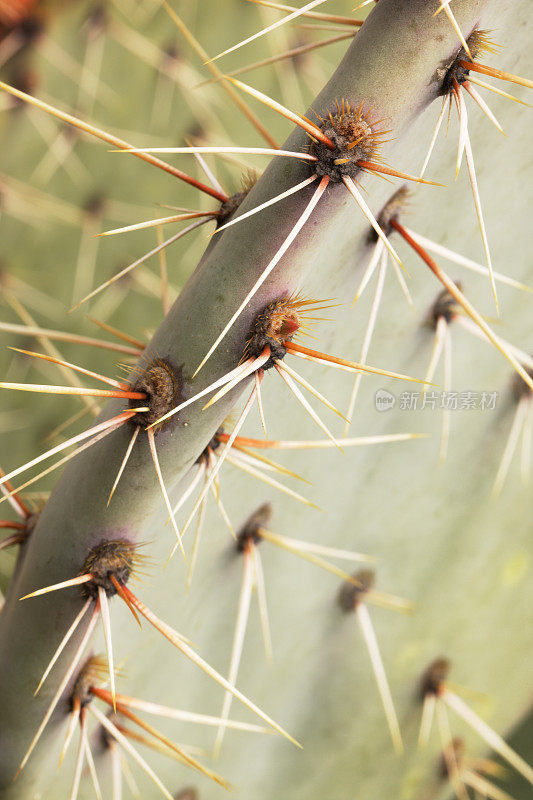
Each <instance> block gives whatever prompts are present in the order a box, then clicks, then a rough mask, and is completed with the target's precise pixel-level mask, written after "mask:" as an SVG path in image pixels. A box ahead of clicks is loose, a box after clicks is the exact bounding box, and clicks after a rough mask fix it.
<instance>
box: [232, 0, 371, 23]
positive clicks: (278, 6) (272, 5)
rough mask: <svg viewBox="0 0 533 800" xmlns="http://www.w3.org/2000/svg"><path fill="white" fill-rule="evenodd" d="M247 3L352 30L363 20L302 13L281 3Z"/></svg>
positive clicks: (256, 0) (254, 0) (259, 0)
mask: <svg viewBox="0 0 533 800" xmlns="http://www.w3.org/2000/svg"><path fill="white" fill-rule="evenodd" d="M248 2H250V3H256V4H257V5H259V6H266V7H267V8H275V9H277V10H279V11H299V12H300V16H302V17H311V18H312V19H320V20H322V21H323V22H335V23H337V25H351V26H352V27H354V28H360V27H361V25H362V24H363V22H364V20H362V19H353V18H352V17H341V16H339V15H338V14H324V13H322V12H321V11H304V10H303V8H295V7H294V6H287V5H284V4H282V3H273V2H270V0H248ZM354 10H355V9H354ZM282 21H286V20H282Z"/></svg>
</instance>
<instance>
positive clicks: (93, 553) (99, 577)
mask: <svg viewBox="0 0 533 800" xmlns="http://www.w3.org/2000/svg"><path fill="white" fill-rule="evenodd" d="M134 562H135V545H133V544H131V543H130V542H127V541H125V540H123V539H110V540H107V541H103V542H101V543H100V544H98V545H96V547H93V548H92V549H91V550H90V551H89V555H88V556H87V559H86V560H85V563H84V565H83V568H82V569H81V571H80V575H88V574H90V575H92V580H91V581H89V582H88V583H86V584H84V586H83V587H82V590H83V594H85V595H86V596H87V597H93V598H94V599H96V598H97V597H98V589H99V588H102V589H104V591H105V593H106V595H107V596H108V597H113V596H114V595H115V594H117V589H116V586H115V585H114V583H113V581H112V580H111V576H113V577H114V578H115V579H116V580H117V581H118V582H119V583H121V584H126V583H127V582H128V580H129V577H130V575H131V572H132V570H133V567H134Z"/></svg>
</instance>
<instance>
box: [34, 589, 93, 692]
mask: <svg viewBox="0 0 533 800" xmlns="http://www.w3.org/2000/svg"><path fill="white" fill-rule="evenodd" d="M91 603H92V598H90V597H89V598H88V599H87V600H86V601H85V604H84V605H83V607H82V609H81V611H80V612H79V613H78V614H77V615H76V618H75V619H74V622H73V623H72V625H71V626H70V628H69V629H68V631H67V632H66V634H65V635H64V636H63V638H62V639H61V642H60V643H59V645H58V647H57V649H56V651H55V653H54V655H53V656H52V658H51V659H50V662H49V663H48V666H47V667H46V669H45V671H44V672H43V676H42V678H41V680H40V681H39V684H38V686H37V688H36V689H35V691H34V693H33V696H34V697H35V696H36V695H37V694H38V693H39V691H40V690H41V686H42V685H43V683H44V682H45V680H46V679H47V677H48V675H49V674H50V672H51V670H52V667H53V666H54V664H55V663H56V661H57V659H58V658H59V656H60V655H61V653H62V652H63V650H64V649H65V646H66V645H67V643H68V641H69V640H70V638H71V637H72V636H73V634H74V632H75V631H76V630H77V628H78V625H79V624H80V622H81V621H82V619H83V617H84V616H85V614H86V613H87V611H88V610H89V606H90V605H91Z"/></svg>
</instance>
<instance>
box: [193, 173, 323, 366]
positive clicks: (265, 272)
mask: <svg viewBox="0 0 533 800" xmlns="http://www.w3.org/2000/svg"><path fill="white" fill-rule="evenodd" d="M328 183H329V178H328V177H327V175H324V177H323V178H321V180H320V183H319V184H318V186H317V188H316V189H315V191H314V193H313V195H312V197H311V199H310V200H309V202H308V204H307V206H306V207H305V209H304V210H303V212H302V214H301V215H300V218H299V219H298V221H297V222H296V223H295V225H294V226H293V228H292V230H291V231H290V232H289V234H288V235H287V237H286V238H285V240H284V242H283V244H282V245H281V247H280V248H279V249H278V251H277V252H276V254H275V255H274V257H273V258H272V259H271V260H270V261H269V263H268V264H267V266H266V267H265V269H264V270H263V272H262V273H261V275H260V277H259V278H258V279H257V281H256V282H255V284H254V285H253V287H252V289H251V290H250V291H249V292H248V294H247V295H246V297H245V298H244V300H243V302H242V303H241V305H240V306H239V308H238V309H237V311H236V312H235V313H234V314H233V316H232V317H231V319H230V320H229V322H228V323H227V324H226V326H225V327H224V328H223V330H222V332H221V333H220V334H219V335H218V337H217V339H216V341H215V342H214V344H212V345H211V347H210V348H209V350H208V352H207V353H206V355H205V356H204V358H203V359H202V361H201V362H200V364H199V365H198V367H197V368H196V371H195V373H194V375H193V378H194V377H195V376H196V375H197V374H198V372H199V371H200V370H201V369H202V367H203V366H204V365H205V364H206V362H207V361H208V359H209V358H210V357H211V356H212V355H213V353H214V352H215V350H216V349H217V347H218V345H219V344H220V342H221V341H222V339H223V338H224V337H225V336H226V334H227V332H228V331H229V330H230V328H231V327H232V325H233V323H234V322H235V320H237V319H238V317H239V316H240V315H241V313H242V311H243V310H244V309H245V308H246V306H247V305H248V303H249V302H250V300H251V299H252V298H253V297H254V295H255V294H256V292H257V291H258V290H259V288H260V287H261V286H262V285H263V283H264V282H265V281H266V279H267V278H268V276H269V275H270V273H271V272H272V270H273V269H274V267H276V265H277V264H278V263H279V261H280V260H281V259H282V257H283V256H284V255H285V253H286V252H287V250H288V249H289V247H290V246H291V244H292V243H293V241H294V240H295V239H296V237H297V236H298V234H299V232H300V231H301V229H302V228H303V226H304V225H305V223H306V222H307V220H308V219H309V217H310V216H311V214H312V212H313V210H314V208H315V206H316V205H317V203H318V201H319V200H320V198H321V197H322V195H323V194H324V192H325V191H326V187H327V185H328Z"/></svg>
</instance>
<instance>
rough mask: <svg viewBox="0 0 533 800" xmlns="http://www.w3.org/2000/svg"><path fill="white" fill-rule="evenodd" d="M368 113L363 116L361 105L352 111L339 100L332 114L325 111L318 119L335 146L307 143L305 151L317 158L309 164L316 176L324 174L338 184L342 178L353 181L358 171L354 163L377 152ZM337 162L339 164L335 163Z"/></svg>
mask: <svg viewBox="0 0 533 800" xmlns="http://www.w3.org/2000/svg"><path fill="white" fill-rule="evenodd" d="M370 114H371V112H370V111H367V112H366V113H363V104H361V105H360V106H359V108H357V109H353V108H352V107H351V106H350V104H349V103H347V102H345V101H344V100H343V101H342V106H340V105H339V104H337V110H336V111H335V113H332V112H326V114H325V115H324V117H320V125H319V127H320V129H321V130H322V132H323V133H324V134H325V135H326V136H327V137H328V139H330V140H331V142H332V143H333V144H334V145H335V147H334V148H331V147H328V145H327V144H325V143H324V142H321V141H318V140H317V141H313V142H312V143H311V146H310V148H309V151H310V153H311V155H313V156H316V158H317V161H316V162H314V163H313V169H314V170H315V172H316V174H317V175H319V176H320V177H322V176H323V175H327V176H328V178H329V179H330V180H332V181H333V182H334V183H340V182H341V181H342V179H343V177H344V176H348V177H350V178H355V177H356V176H357V175H358V173H360V172H361V167H360V166H358V164H357V162H358V161H360V160H368V159H370V158H371V157H372V156H374V155H375V153H376V150H377V141H376V138H377V137H379V131H376V130H374V128H373V126H375V124H376V123H375V121H373V120H372V119H371V118H370ZM339 161H340V162H343V163H335V162H339Z"/></svg>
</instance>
